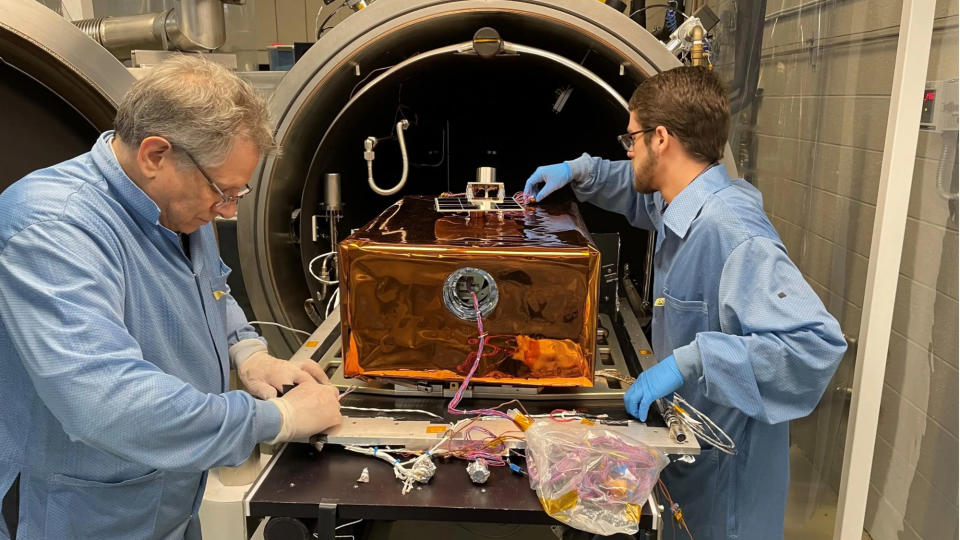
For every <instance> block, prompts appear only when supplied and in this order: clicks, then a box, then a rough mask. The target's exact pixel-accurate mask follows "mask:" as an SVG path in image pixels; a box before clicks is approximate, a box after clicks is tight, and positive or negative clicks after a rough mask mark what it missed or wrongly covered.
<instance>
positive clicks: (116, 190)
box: [0, 57, 340, 539]
mask: <svg viewBox="0 0 960 540" xmlns="http://www.w3.org/2000/svg"><path fill="white" fill-rule="evenodd" d="M115 127H116V131H114V132H107V133H104V134H103V135H101V136H100V138H99V139H98V140H97V141H96V143H95V144H94V146H93V148H92V149H91V151H90V152H88V153H86V154H83V155H81V156H78V157H76V158H74V159H71V160H69V161H66V162H63V163H60V164H58V165H55V166H53V167H50V168H47V169H42V170H39V171H36V172H34V173H31V174H29V175H27V176H26V177H25V178H23V179H21V180H20V181H18V182H16V183H15V184H13V185H12V186H11V187H10V188H8V189H7V190H6V191H5V192H4V193H3V194H2V195H0V395H2V396H3V411H2V412H0V419H2V421H0V494H3V493H8V490H9V489H10V487H11V485H16V484H14V482H15V480H16V479H17V478H18V477H19V499H20V503H19V512H18V514H19V516H18V519H16V520H14V519H10V517H9V516H6V517H7V521H8V523H7V527H8V529H7V530H4V528H3V524H2V523H0V537H4V536H7V535H9V534H11V533H13V534H17V535H18V536H20V537H21V538H97V539H103V538H180V537H191V538H196V537H199V536H200V528H199V523H198V521H197V510H198V508H199V505H200V500H201V496H202V493H203V487H204V482H205V478H206V477H205V473H204V471H206V470H208V469H210V468H212V467H217V466H221V465H237V464H239V463H241V462H243V461H244V460H245V459H246V458H247V456H249V454H250V451H251V450H252V448H253V446H254V445H255V444H256V443H258V442H259V441H282V440H290V439H293V438H298V437H304V436H309V435H310V434H313V433H317V432H320V431H322V430H323V429H325V428H327V427H330V426H332V425H335V424H336V423H338V422H339V421H340V412H339V405H338V401H337V390H336V388H334V387H332V386H329V385H327V384H324V383H327V382H328V381H327V380H326V377H325V376H324V375H323V373H322V371H320V370H319V369H318V366H317V365H316V364H315V363H312V362H306V363H301V364H298V365H294V364H292V363H290V362H287V361H285V360H280V359H277V358H273V357H272V356H270V355H269V354H268V353H267V352H266V344H265V342H264V341H263V340H262V339H261V338H259V336H258V335H257V334H256V332H255V331H254V329H253V328H252V327H251V326H250V325H249V324H247V320H246V319H245V317H244V315H243V312H242V311H241V310H240V308H239V306H238V305H237V303H236V302H235V301H234V300H233V298H232V297H231V296H230V290H229V288H228V287H227V275H228V274H229V273H230V269H229V268H228V267H227V266H226V265H225V264H224V263H223V262H222V261H221V260H220V257H219V255H218V253H217V246H216V241H215V237H214V231H213V226H212V225H211V221H212V220H213V219H214V218H215V217H216V216H223V217H230V216H233V215H234V214H235V213H236V204H237V201H238V200H239V199H240V198H241V197H243V196H244V195H245V194H246V193H248V192H249V191H250V189H249V187H247V182H248V181H249V179H250V176H251V175H252V173H253V170H254V168H255V167H256V165H257V162H258V161H259V159H260V157H261V156H262V155H263V154H264V153H265V152H267V151H269V149H271V147H272V146H273V138H272V134H271V130H270V129H269V126H268V119H267V112H266V107H265V104H264V102H263V100H262V99H261V98H259V97H258V96H257V95H256V93H255V92H254V91H253V89H252V88H250V86H249V85H247V84H246V83H244V82H243V81H241V80H240V79H238V78H237V77H236V76H235V75H233V74H232V73H230V72H229V71H227V70H225V69H223V68H221V67H219V66H217V65H214V64H212V63H209V62H206V61H203V60H200V59H197V58H189V57H181V58H178V59H175V60H172V61H169V62H166V63H164V64H161V65H159V66H157V67H156V68H155V69H154V70H153V71H152V72H151V73H150V74H149V75H147V76H146V77H145V78H143V79H141V80H139V81H138V82H136V83H135V84H134V86H133V88H132V89H131V90H130V92H129V94H128V95H127V96H126V97H125V99H124V101H123V103H121V104H120V107H119V110H118V112H117V118H116V125H115ZM231 363H233V365H235V366H236V367H237V368H238V372H239V374H240V378H241V380H242V381H243V383H244V385H245V386H246V388H247V389H248V390H249V391H250V392H252V393H253V394H255V395H256V396H257V397H259V398H262V399H265V400H269V401H263V400H261V399H255V398H254V397H253V396H251V395H250V394H248V393H247V392H242V391H228V380H229V371H230V365H231ZM285 384H297V386H296V388H294V389H293V390H291V391H290V392H288V393H287V394H285V395H284V396H283V397H280V398H277V397H276V396H277V390H278V389H280V388H282V387H283V385H285Z"/></svg>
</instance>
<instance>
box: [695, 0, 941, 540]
mask: <svg viewBox="0 0 960 540" xmlns="http://www.w3.org/2000/svg"><path fill="white" fill-rule="evenodd" d="M708 3H709V4H710V5H711V7H714V8H715V10H716V11H717V12H718V13H720V14H721V15H726V17H725V19H726V22H724V23H721V24H722V25H728V26H727V27H726V28H724V27H720V28H718V29H717V32H718V33H722V32H724V30H726V31H728V32H732V31H736V29H734V28H730V27H729V25H730V24H731V23H730V21H731V20H732V14H733V10H734V9H735V6H734V2H730V1H723V0H721V1H715V2H708ZM799 6H804V8H803V9H802V10H800V11H795V10H794V9H793V8H797V7H799ZM901 7H902V4H901V2H899V1H895V0H831V1H826V2H810V1H809V0H807V1H803V0H768V2H767V17H768V19H767V21H766V25H765V30H764V38H763V51H762V64H761V78H760V88H761V89H762V90H763V96H762V98H761V101H760V104H759V109H758V110H757V123H756V135H755V144H756V146H755V156H756V159H755V173H754V174H755V181H756V184H757V186H758V187H759V188H760V189H761V191H762V192H763V193H764V208H765V210H766V211H767V213H768V215H769V216H770V219H771V221H772V222H773V224H774V225H775V226H776V228H777V230H778V231H779V232H780V235H781V236H782V237H783V239H784V243H785V244H786V246H787V248H788V250H789V252H790V255H791V257H792V258H793V259H794V261H796V262H797V264H798V265H799V266H800V269H801V270H802V271H803V273H804V275H805V276H806V278H807V280H808V281H809V282H810V284H811V285H812V286H813V288H814V289H815V290H816V291H817V293H818V294H819V295H820V297H821V298H822V299H823V301H824V303H825V304H826V305H827V307H828V309H829V310H830V311H831V313H833V314H834V315H835V316H836V317H837V319H838V320H839V321H840V322H841V325H842V327H843V330H844V332H845V333H846V334H847V335H848V336H851V337H853V338H854V339H856V338H857V337H858V336H859V333H860V318H861V315H862V311H861V310H862V306H863V297H864V288H865V283H866V272H867V262H868V257H869V252H870V242H871V237H872V234H873V220H874V215H875V210H876V202H877V192H878V182H879V178H880V165H881V157H882V152H883V143H884V137H885V129H886V119H887V112H888V107H889V100H890V90H891V86H892V80H893V69H894V64H895V61H896V49H897V35H898V34H897V33H898V27H899V24H900V20H899V19H900V12H901ZM957 11H958V9H957V2H956V1H955V0H941V1H938V5H937V11H936V26H935V32H934V38H933V43H932V46H931V52H930V67H929V73H928V76H927V80H943V79H952V78H956V77H957V43H958V34H957V21H958V18H957ZM731 47H732V42H730V43H726V42H723V41H721V42H720V43H718V53H719V54H720V58H719V63H718V65H717V69H718V71H719V72H720V73H721V74H729V73H730V71H731V65H730V62H731V61H732V58H731V54H730V53H731V52H732V51H730V48H731ZM725 52H726V53H728V54H727V55H726V56H724V53H725ZM941 144H942V139H941V135H940V134H939V133H936V134H935V133H925V132H921V133H920V138H919V146H918V149H917V162H916V169H915V172H914V176H913V178H912V180H911V179H904V181H912V182H913V186H912V193H911V200H910V207H909V219H908V223H907V228H906V238H905V243H904V252H903V262H902V264H901V268H900V279H899V286H898V291H897V299H896V314H895V317H894V322H893V331H892V333H891V336H890V352H889V356H888V360H887V371H886V376H885V384H884V390H883V398H882V405H881V413H880V426H879V430H878V434H877V441H876V452H875V455H874V456H873V475H872V479H871V493H870V499H869V505H868V510H867V516H866V529H867V531H868V532H869V533H870V534H871V535H872V536H873V538H876V539H894V538H897V539H906V538H911V539H912V538H925V539H934V538H937V539H939V538H957V534H958V524H957V515H958V508H957V483H958V473H957V455H958V454H957V452H958V444H957V434H958V428H957V423H958V420H957V395H958V388H957V380H958V373H957V354H958V353H957V335H958V304H957V298H958V290H957V288H958V287H957V265H958V262H957V242H958V237H957V221H956V218H955V217H954V218H952V219H951V217H950V214H949V206H948V202H947V201H946V200H945V199H944V198H942V197H941V196H940V194H939V190H938V188H937V171H938V165H939V159H940V152H941V148H942V147H941ZM734 153H736V149H735V150H734ZM855 356H856V351H855V350H851V353H850V354H848V355H847V358H845V360H844V364H843V365H842V366H841V368H840V370H839V371H838V373H837V376H836V377H835V378H834V381H833V382H832V384H831V385H830V387H829V388H828V389H827V392H826V394H825V395H824V397H823V400H822V401H821V406H820V407H819V408H818V410H817V411H816V412H815V413H814V414H812V415H811V416H810V417H808V418H805V419H803V420H799V421H797V422H794V423H793V425H792V426H791V431H792V437H791V442H792V444H793V445H794V447H795V449H798V450H800V452H801V453H802V454H803V456H804V457H805V458H806V459H808V460H809V461H810V462H811V464H812V465H813V467H814V469H815V471H816V472H817V474H819V479H820V480H821V481H822V482H823V483H824V485H826V486H831V487H832V489H833V491H834V493H835V492H836V490H837V489H838V487H839V479H840V471H841V468H842V448H843V444H844V438H845V434H846V428H847V422H846V420H847V413H848V409H847V407H848V405H849V398H848V396H847V395H846V393H845V391H844V389H845V388H847V387H849V386H850V385H851V382H852V373H853V365H854V361H855ZM828 497H829V496H828V495H826V494H819V493H811V501H808V503H809V504H810V506H811V508H813V507H816V505H817V502H816V499H818V498H824V499H825V498H828Z"/></svg>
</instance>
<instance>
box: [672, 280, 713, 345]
mask: <svg viewBox="0 0 960 540" xmlns="http://www.w3.org/2000/svg"><path fill="white" fill-rule="evenodd" d="M663 299H664V304H663V322H664V326H665V330H666V333H667V335H668V336H670V344H669V348H670V350H673V349H676V348H678V347H682V346H684V345H688V344H690V342H692V341H693V340H694V338H695V337H696V336H697V333H698V332H706V331H707V330H709V321H708V318H707V303H706V302H703V301H700V300H680V299H678V298H675V297H673V296H671V295H670V294H669V292H668V291H667V290H664V291H663Z"/></svg>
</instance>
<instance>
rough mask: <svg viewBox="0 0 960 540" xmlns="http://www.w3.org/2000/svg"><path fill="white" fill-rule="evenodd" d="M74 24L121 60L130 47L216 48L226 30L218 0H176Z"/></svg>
mask: <svg viewBox="0 0 960 540" xmlns="http://www.w3.org/2000/svg"><path fill="white" fill-rule="evenodd" d="M73 24H74V25H75V26H76V27H77V28H79V29H80V30H81V31H83V32H84V33H85V34H87V35H88V36H90V38H91V39H93V40H94V41H96V42H97V43H99V44H100V45H103V47H104V48H105V49H107V50H109V51H110V52H111V53H112V54H113V55H114V56H116V57H117V58H119V59H121V60H126V59H128V58H130V51H131V50H133V49H148V50H158V49H159V50H181V51H200V50H207V51H210V50H215V49H218V48H220V47H221V46H222V45H223V43H224V41H226V38H227V33H226V26H225V21H224V15H223V4H222V3H221V0H179V2H178V3H177V6H176V7H175V8H174V9H170V10H167V11H161V12H157V13H143V14H141V15H129V16H125V17H97V18H94V19H82V20H79V21H73Z"/></svg>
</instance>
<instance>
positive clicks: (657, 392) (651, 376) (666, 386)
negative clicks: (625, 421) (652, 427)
mask: <svg viewBox="0 0 960 540" xmlns="http://www.w3.org/2000/svg"><path fill="white" fill-rule="evenodd" d="M681 386H683V376H682V375H680V370H679V369H677V361H676V360H675V359H674V358H673V355H672V354H671V355H670V356H668V357H666V358H664V359H663V360H661V361H660V362H658V363H657V365H655V366H653V367H652V368H650V369H648V370H646V371H643V372H642V373H640V376H639V377H638V378H637V380H636V381H634V382H633V385H632V386H630V389H629V390H627V393H626V394H624V395H623V403H624V405H626V407H627V412H628V413H630V416H633V417H634V418H637V419H639V420H640V421H641V422H646V421H647V413H648V411H649V410H650V405H652V404H653V402H654V401H656V400H658V399H660V398H662V397H664V396H668V395H670V394H672V393H673V392H674V390H676V389H677V388H680V387H681Z"/></svg>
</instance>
